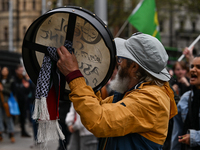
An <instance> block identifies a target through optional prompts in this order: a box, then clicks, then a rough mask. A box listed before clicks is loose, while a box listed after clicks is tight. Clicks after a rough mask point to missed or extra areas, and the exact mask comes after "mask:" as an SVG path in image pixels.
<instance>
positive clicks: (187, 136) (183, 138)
mask: <svg viewBox="0 0 200 150" xmlns="http://www.w3.org/2000/svg"><path fill="white" fill-rule="evenodd" d="M178 142H179V143H184V144H187V145H190V134H185V135H182V136H178Z"/></svg>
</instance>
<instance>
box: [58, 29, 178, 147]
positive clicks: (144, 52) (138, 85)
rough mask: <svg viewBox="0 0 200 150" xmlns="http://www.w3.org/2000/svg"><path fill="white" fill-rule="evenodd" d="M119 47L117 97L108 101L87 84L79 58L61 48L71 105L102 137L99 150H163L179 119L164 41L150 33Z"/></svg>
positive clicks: (61, 66) (122, 42)
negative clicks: (172, 125) (172, 121)
mask: <svg viewBox="0 0 200 150" xmlns="http://www.w3.org/2000/svg"><path fill="white" fill-rule="evenodd" d="M115 44H116V48H117V60H118V61H117V63H118V73H117V75H116V77H115V79H114V80H113V81H112V82H111V87H112V89H113V90H115V91H116V92H115V93H114V95H113V96H111V97H108V98H106V99H104V100H102V99H101V97H100V92H97V93H96V94H95V93H94V91H93V89H92V88H91V87H90V86H88V85H87V84H86V82H85V79H84V77H83V75H82V74H81V72H80V71H79V67H78V63H77V60H76V57H75V55H74V54H73V53H72V54H70V53H69V52H68V50H67V49H66V48H65V47H64V46H62V47H60V48H58V49H57V52H58V55H59V57H60V58H59V61H58V62H57V66H58V68H59V69H60V71H61V72H62V73H63V74H64V75H65V76H66V81H67V82H68V84H69V87H70V90H71V93H70V95H69V97H70V100H71V101H72V102H73V105H74V108H75V110H76V111H77V112H78V113H79V114H80V116H81V121H82V123H83V125H84V126H85V127H86V128H87V129H88V130H89V131H91V132H92V133H93V134H94V135H95V136H96V137H100V138H102V139H101V140H100V144H99V149H106V150H117V149H118V150H132V149H135V150H138V149H153V150H161V149H162V145H163V143H164V141H165V139H166V136H167V131H168V122H169V119H171V118H172V117H173V116H175V115H176V114H177V107H176V104H175V101H174V94H173V91H172V89H171V88H170V86H169V83H168V81H169V79H170V75H169V73H168V72H167V70H166V69H165V67H166V65H167V61H168V55H167V53H166V51H165V49H164V47H163V45H162V44H161V43H160V41H159V40H157V39H156V38H154V37H152V36H150V35H147V34H142V33H139V34H133V35H132V36H131V37H130V38H129V39H127V40H124V39H121V38H115ZM104 57H106V56H104Z"/></svg>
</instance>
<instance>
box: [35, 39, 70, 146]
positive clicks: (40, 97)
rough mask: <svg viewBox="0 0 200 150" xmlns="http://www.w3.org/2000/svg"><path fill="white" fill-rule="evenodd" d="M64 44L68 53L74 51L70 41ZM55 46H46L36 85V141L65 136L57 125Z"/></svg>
mask: <svg viewBox="0 0 200 150" xmlns="http://www.w3.org/2000/svg"><path fill="white" fill-rule="evenodd" d="M64 46H65V47H66V48H67V49H68V50H69V52H70V53H72V52H73V51H74V49H73V48H72V43H71V42H70V41H67V40H66V41H65V44H64ZM56 49H57V48H55V47H48V48H47V51H48V54H49V55H45V56H44V59H43V63H42V66H41V69H40V72H39V76H38V79H37V85H36V94H35V106H34V112H33V115H32V118H33V119H34V120H37V121H38V123H39V125H38V132H37V142H38V143H43V142H47V141H49V140H58V139H59V138H60V139H62V140H64V139H65V137H64V135H63V133H62V131H61V129H60V127H59V124H58V119H59V113H58V107H59V98H60V72H59V70H58V68H57V66H56V63H57V61H58V59H59V58H58V54H57V51H56Z"/></svg>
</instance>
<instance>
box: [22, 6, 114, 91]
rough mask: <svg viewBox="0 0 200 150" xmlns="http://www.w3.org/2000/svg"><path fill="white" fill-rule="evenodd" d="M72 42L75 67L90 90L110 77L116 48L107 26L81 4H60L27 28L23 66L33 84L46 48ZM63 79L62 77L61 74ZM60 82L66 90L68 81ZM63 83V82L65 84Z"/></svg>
mask: <svg viewBox="0 0 200 150" xmlns="http://www.w3.org/2000/svg"><path fill="white" fill-rule="evenodd" d="M65 40H69V41H72V43H73V48H74V54H75V56H76V58H77V60H78V64H79V69H80V71H81V73H82V74H83V75H84V77H85V80H86V83H87V84H88V85H90V86H91V87H92V88H93V90H94V91H98V90H100V88H102V87H103V86H104V85H105V84H106V83H107V81H108V80H109V79H110V77H111V75H112V73H113V70H114V67H115V63H116V60H115V55H116V47H115V43H114V39H113V36H112V34H111V33H110V31H109V29H108V28H107V26H106V25H105V24H104V23H103V21H101V20H100V19H99V18H98V17H97V16H96V15H95V14H93V13H91V12H90V11H88V10H85V9H83V8H81V7H75V6H69V7H60V8H56V9H53V10H51V11H48V12H47V13H45V14H44V15H42V16H40V17H39V18H38V19H37V20H35V21H34V22H33V23H32V24H31V26H30V27H29V29H28V30H27V32H26V34H25V37H24V40H23V46H22V57H23V61H24V66H25V68H26V71H27V73H28V75H29V76H30V78H31V80H32V81H33V82H34V83H36V82H37V78H38V75H39V71H40V68H41V64H42V61H43V57H44V55H48V53H47V47H48V46H52V47H56V48H58V47H60V46H62V45H63V44H64V41H65ZM61 80H62V81H64V77H62V76H61ZM62 81H61V86H64V87H65V89H66V90H68V91H69V87H68V84H67V83H66V82H62ZM65 83H66V84H65Z"/></svg>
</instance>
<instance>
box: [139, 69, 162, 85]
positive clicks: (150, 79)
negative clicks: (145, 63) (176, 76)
mask: <svg viewBox="0 0 200 150" xmlns="http://www.w3.org/2000/svg"><path fill="white" fill-rule="evenodd" d="M136 76H137V77H138V78H139V79H140V80H145V81H147V82H151V83H152V84H156V85H158V86H160V87H161V86H163V85H164V83H165V81H162V80H159V79H157V78H155V77H154V76H152V75H151V74H149V73H148V72H147V71H145V70H144V69H143V68H142V67H140V69H139V71H138V72H136Z"/></svg>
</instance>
